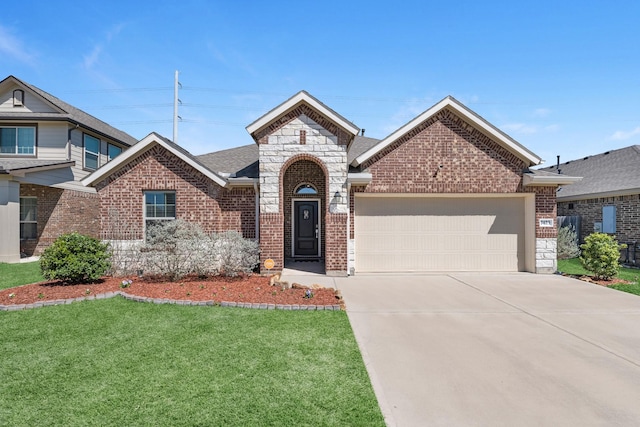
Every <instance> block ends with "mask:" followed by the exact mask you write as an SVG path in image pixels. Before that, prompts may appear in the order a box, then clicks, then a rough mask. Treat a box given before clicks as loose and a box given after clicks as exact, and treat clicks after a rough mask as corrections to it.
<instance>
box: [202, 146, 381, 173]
mask: <svg viewBox="0 0 640 427" xmlns="http://www.w3.org/2000/svg"><path fill="white" fill-rule="evenodd" d="M378 141H379V140H378V139H375V138H368V137H364V136H355V137H354V138H353V142H352V143H351V146H350V147H349V151H348V152H347V162H351V161H352V160H353V159H354V158H355V157H356V156H358V155H360V154H362V153H363V152H364V151H366V150H368V149H369V148H371V147H372V146H373V145H375V144H376V143H377V142H378ZM195 158H196V159H197V160H198V161H199V162H200V163H202V164H203V165H204V166H206V167H207V168H209V169H210V170H212V171H214V172H216V173H218V174H219V175H223V176H224V175H227V174H228V175H230V176H231V177H246V178H258V176H259V173H260V170H259V166H260V165H259V152H258V146H257V145H256V144H249V145H243V146H240V147H234V148H228V149H226V150H221V151H215V152H213V153H207V154H201V155H199V156H195Z"/></svg>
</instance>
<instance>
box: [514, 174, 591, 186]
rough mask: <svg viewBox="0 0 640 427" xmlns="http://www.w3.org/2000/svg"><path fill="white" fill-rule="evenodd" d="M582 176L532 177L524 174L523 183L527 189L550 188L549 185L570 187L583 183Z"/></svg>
mask: <svg viewBox="0 0 640 427" xmlns="http://www.w3.org/2000/svg"><path fill="white" fill-rule="evenodd" d="M581 180H582V177H581V176H567V175H552V176H548V175H531V174H526V173H525V174H523V176H522V183H523V184H524V186H525V187H535V186H549V185H570V184H573V183H576V182H578V181H581Z"/></svg>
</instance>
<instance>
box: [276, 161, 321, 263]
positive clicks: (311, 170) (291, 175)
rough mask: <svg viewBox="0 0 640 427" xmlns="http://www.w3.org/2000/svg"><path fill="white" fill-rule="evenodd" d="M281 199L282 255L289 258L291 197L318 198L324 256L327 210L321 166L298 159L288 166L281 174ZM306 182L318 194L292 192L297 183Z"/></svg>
mask: <svg viewBox="0 0 640 427" xmlns="http://www.w3.org/2000/svg"><path fill="white" fill-rule="evenodd" d="M282 176H283V179H282V196H283V197H282V198H281V199H282V200H283V211H282V212H283V213H284V256H285V258H291V256H292V254H291V238H292V237H291V223H292V221H293V219H292V214H291V204H292V202H291V199H293V198H296V199H320V207H319V208H320V209H319V212H318V218H319V219H320V221H321V228H320V231H321V236H320V242H321V250H322V252H321V257H323V258H324V256H325V244H324V242H325V226H324V223H325V220H324V218H325V216H326V212H327V204H326V178H325V173H324V171H323V170H322V167H321V166H320V165H318V164H317V163H316V162H313V161H311V160H306V159H304V160H298V161H295V162H294V163H292V164H291V166H289V167H288V168H287V169H286V171H285V172H284V174H283V175H282ZM303 183H308V184H312V185H313V186H314V187H315V188H316V190H318V194H317V195H316V194H295V195H294V194H293V193H294V191H295V189H296V188H297V187H298V185H300V184H303Z"/></svg>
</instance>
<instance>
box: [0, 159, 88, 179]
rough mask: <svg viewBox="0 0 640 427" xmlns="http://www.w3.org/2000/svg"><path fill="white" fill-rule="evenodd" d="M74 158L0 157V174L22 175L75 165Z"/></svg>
mask: <svg viewBox="0 0 640 427" xmlns="http://www.w3.org/2000/svg"><path fill="white" fill-rule="evenodd" d="M75 164H76V162H75V161H74V160H38V159H19V158H18V159H7V158H0V174H4V175H6V174H9V175H13V176H24V175H25V174H26V173H30V172H40V171H45V170H52V169H62V168H66V167H71V166H75Z"/></svg>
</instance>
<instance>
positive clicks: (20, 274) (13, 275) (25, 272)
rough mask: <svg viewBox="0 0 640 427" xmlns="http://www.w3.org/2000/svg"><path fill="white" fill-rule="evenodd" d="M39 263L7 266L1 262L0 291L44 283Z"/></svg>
mask: <svg viewBox="0 0 640 427" xmlns="http://www.w3.org/2000/svg"><path fill="white" fill-rule="evenodd" d="M43 280H44V277H42V274H41V273H40V263H39V262H37V261H36V262H25V263H18V264H7V263H4V262H0V289H7V288H13V287H14V286H21V285H26V284H28V283H37V282H42V281H43Z"/></svg>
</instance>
